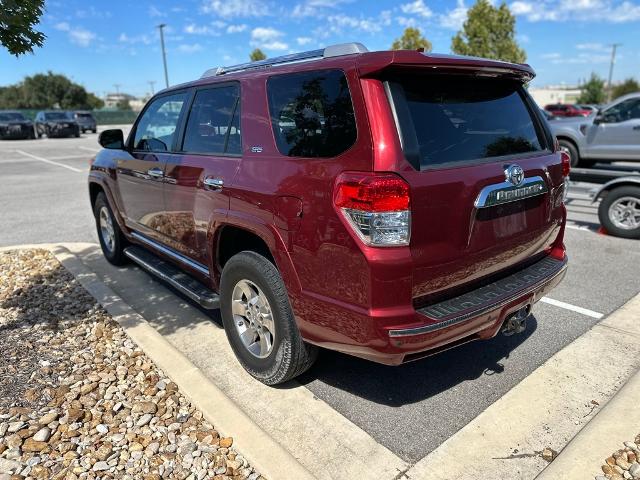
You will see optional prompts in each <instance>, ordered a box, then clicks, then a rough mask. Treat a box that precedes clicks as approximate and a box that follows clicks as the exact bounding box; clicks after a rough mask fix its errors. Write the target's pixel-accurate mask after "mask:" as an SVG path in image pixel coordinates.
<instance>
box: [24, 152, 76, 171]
mask: <svg viewBox="0 0 640 480" xmlns="http://www.w3.org/2000/svg"><path fill="white" fill-rule="evenodd" d="M16 152H17V153H19V154H20V155H24V156H25V157H29V158H33V159H34V160H39V161H40V162H44V163H49V164H51V165H56V166H57V167H62V168H66V169H68V170H71V171H72V172H78V173H81V172H82V170H80V169H79V168H76V167H71V166H69V165H65V164H64V163H58V162H54V161H52V160H47V159H46V158H42V157H38V156H37V155H33V154H31V153H27V152H23V151H22V150H16Z"/></svg>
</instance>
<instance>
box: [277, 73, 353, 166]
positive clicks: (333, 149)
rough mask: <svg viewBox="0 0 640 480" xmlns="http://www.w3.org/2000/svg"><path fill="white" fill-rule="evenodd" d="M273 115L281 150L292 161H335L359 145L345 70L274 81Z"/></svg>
mask: <svg viewBox="0 0 640 480" xmlns="http://www.w3.org/2000/svg"><path fill="white" fill-rule="evenodd" d="M267 91H268V96H269V112H270V115H271V123H272V125H273V132H274V136H275V139H276V144H277V146H278V150H279V151H280V153H282V154H283V155H287V156H289V157H335V156H336V155H339V154H341V153H342V152H344V151H345V150H347V149H348V148H349V147H351V146H352V145H353V144H354V142H355V141H356V121H355V115H354V113H353V104H352V103H351V95H350V94H349V87H348V85H347V79H346V78H345V76H344V73H343V72H342V71H341V70H326V71H319V72H318V71H316V72H304V73H296V74H287V75H279V76H275V77H271V78H270V79H269V81H268V83H267Z"/></svg>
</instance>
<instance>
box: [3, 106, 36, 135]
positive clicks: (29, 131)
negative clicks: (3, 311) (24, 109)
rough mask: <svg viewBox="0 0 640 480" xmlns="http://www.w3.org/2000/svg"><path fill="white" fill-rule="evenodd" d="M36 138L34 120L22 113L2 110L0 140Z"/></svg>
mask: <svg viewBox="0 0 640 480" xmlns="http://www.w3.org/2000/svg"><path fill="white" fill-rule="evenodd" d="M19 138H21V139H25V138H36V136H35V131H34V129H33V122H32V121H31V120H28V119H27V118H26V117H25V116H24V115H23V114H22V113H20V112H14V111H11V110H0V140H8V139H19Z"/></svg>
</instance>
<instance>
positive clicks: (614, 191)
mask: <svg viewBox="0 0 640 480" xmlns="http://www.w3.org/2000/svg"><path fill="white" fill-rule="evenodd" d="M569 181H570V182H585V183H591V184H596V185H600V186H599V187H597V186H596V187H595V188H593V189H591V191H590V192H589V197H590V199H591V202H592V203H595V202H597V201H598V200H600V204H599V205H598V219H599V220H600V225H602V227H603V228H604V229H605V230H606V232H607V233H608V234H610V235H614V236H616V237H622V238H631V239H640V166H639V167H622V166H620V167H615V168H614V167H612V166H610V165H608V166H607V167H606V168H600V167H596V168H572V169H571V173H570V175H569Z"/></svg>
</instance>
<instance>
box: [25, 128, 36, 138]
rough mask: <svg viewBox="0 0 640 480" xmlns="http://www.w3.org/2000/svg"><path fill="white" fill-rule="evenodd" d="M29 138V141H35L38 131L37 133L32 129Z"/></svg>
mask: <svg viewBox="0 0 640 480" xmlns="http://www.w3.org/2000/svg"><path fill="white" fill-rule="evenodd" d="M27 138H28V139H29V140H34V139H35V138H36V131H35V130H34V129H31V130H30V131H29V135H28V136H27Z"/></svg>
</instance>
